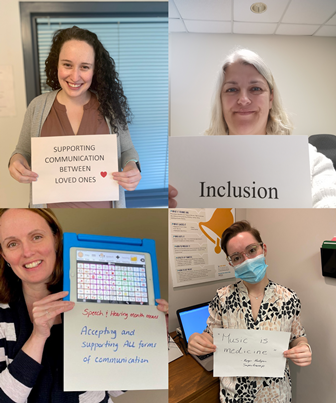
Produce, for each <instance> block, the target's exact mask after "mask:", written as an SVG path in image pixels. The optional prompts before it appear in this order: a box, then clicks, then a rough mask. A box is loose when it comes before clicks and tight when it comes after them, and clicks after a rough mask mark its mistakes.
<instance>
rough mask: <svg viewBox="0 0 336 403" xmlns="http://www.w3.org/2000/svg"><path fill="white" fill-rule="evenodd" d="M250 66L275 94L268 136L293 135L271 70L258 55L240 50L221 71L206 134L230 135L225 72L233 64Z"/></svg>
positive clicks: (225, 61)
mask: <svg viewBox="0 0 336 403" xmlns="http://www.w3.org/2000/svg"><path fill="white" fill-rule="evenodd" d="M236 62H238V63H242V64H248V65H251V66H253V67H255V68H256V69H257V71H258V72H259V73H260V74H261V75H262V76H263V77H264V78H265V80H266V81H267V84H268V86H269V89H270V91H271V93H272V92H273V102H272V108H271V109H270V112H269V115H268V121H267V125H266V134H285V135H289V134H292V130H293V126H292V124H291V122H290V120H289V118H288V115H287V113H286V111H285V109H284V107H283V105H282V101H281V97H280V93H279V91H278V88H277V86H276V84H275V81H274V77H273V75H272V72H271V70H270V69H269V67H268V66H267V65H266V64H265V62H264V61H263V60H262V58H261V57H260V56H259V55H257V54H256V53H254V52H252V51H251V50H248V49H238V50H235V51H234V52H233V53H231V54H230V55H228V56H227V57H226V58H225V60H224V62H223V65H222V67H221V69H220V70H219V73H218V77H217V81H216V86H215V91H214V93H213V97H212V107H211V121H210V126H209V129H208V130H207V131H206V132H205V134H207V135H223V134H229V127H228V125H227V123H226V121H225V119H224V116H223V109H222V101H221V93H222V88H223V84H224V79H225V70H226V69H227V67H228V66H229V65H230V64H232V63H236Z"/></svg>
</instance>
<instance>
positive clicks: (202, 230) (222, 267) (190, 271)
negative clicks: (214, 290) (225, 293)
mask: <svg viewBox="0 0 336 403" xmlns="http://www.w3.org/2000/svg"><path fill="white" fill-rule="evenodd" d="M233 223H234V211H233V209H179V208H176V209H170V210H169V264H170V267H171V273H172V278H173V286H174V287H181V286H185V285H190V284H199V283H204V282H206V281H216V280H223V279H226V278H231V277H234V276H235V275H234V269H233V268H232V267H231V266H230V265H229V263H228V261H227V260H226V255H225V254H224V252H223V251H222V249H221V247H220V240H221V237H222V234H223V232H224V230H225V229H226V228H228V227H229V226H230V225H231V224H233Z"/></svg>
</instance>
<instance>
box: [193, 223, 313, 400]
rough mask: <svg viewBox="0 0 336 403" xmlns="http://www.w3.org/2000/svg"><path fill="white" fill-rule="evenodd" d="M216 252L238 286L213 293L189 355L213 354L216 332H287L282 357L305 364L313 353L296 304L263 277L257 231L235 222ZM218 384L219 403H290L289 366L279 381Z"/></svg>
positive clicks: (248, 379)
mask: <svg viewBox="0 0 336 403" xmlns="http://www.w3.org/2000/svg"><path fill="white" fill-rule="evenodd" d="M221 247H222V249H223V251H224V252H225V254H226V255H227V260H228V261H229V263H230V265H231V266H232V267H233V268H234V269H235V276H236V278H237V279H239V280H240V281H238V282H237V283H236V284H231V285H229V286H226V287H223V288H220V289H219V290H217V295H216V296H215V297H214V299H213V300H212V302H211V303H210V304H209V313H210V316H209V318H208V320H207V328H206V329H205V331H204V332H203V333H202V334H199V333H194V334H193V335H191V336H190V339H189V343H188V349H189V352H190V353H192V354H196V355H204V354H209V353H211V352H214V351H215V350H216V346H215V345H214V344H213V336H212V334H213V329H214V328H216V327H217V328H218V327H222V328H235V329H253V330H266V329H267V330H273V331H282V332H290V333H291V337H290V344H289V350H287V351H285V352H284V356H285V357H286V358H288V359H291V360H292V361H293V362H294V363H295V364H296V365H299V366H302V367H303V366H307V365H309V364H310V363H311V359H312V354H311V348H310V346H309V344H308V340H307V338H306V334H305V330H304V328H303V326H302V324H301V320H300V310H301V304H300V300H299V299H298V297H297V295H296V294H295V292H293V291H291V290H290V289H288V288H286V287H283V286H281V285H279V284H276V283H274V282H272V281H271V280H269V279H268V278H267V274H266V269H267V264H266V261H265V257H266V255H267V248H266V245H265V244H264V243H263V242H262V240H261V237H260V234H259V231H258V230H256V229H255V228H252V227H251V225H250V224H249V223H248V222H247V221H238V222H236V223H234V224H232V225H231V227H229V228H228V229H226V230H225V231H224V233H223V235H222V240H221ZM220 382H221V386H220V400H221V402H225V403H235V402H255V403H259V402H260V403H261V402H270V401H274V402H277V403H287V402H290V401H291V380H290V373H289V365H288V361H287V364H286V368H285V374H284V377H283V378H261V377H226V378H221V379H220Z"/></svg>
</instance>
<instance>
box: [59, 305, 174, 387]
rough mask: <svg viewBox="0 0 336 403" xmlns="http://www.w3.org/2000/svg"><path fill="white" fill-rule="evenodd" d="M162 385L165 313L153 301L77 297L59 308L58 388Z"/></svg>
mask: <svg viewBox="0 0 336 403" xmlns="http://www.w3.org/2000/svg"><path fill="white" fill-rule="evenodd" d="M167 388H168V347H167V329H166V322H165V315H164V314H163V313H162V312H159V311H158V310H157V309H156V307H155V306H137V305H123V304H96V303H77V304H76V305H75V307H74V309H73V310H72V311H70V312H66V313H65V314H64V390H65V391H76V390H84V391H86V390H142V389H167Z"/></svg>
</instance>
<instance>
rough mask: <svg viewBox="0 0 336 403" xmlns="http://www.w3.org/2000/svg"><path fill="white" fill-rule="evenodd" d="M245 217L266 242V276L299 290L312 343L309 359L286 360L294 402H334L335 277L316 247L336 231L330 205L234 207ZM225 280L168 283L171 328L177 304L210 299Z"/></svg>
mask: <svg viewBox="0 0 336 403" xmlns="http://www.w3.org/2000/svg"><path fill="white" fill-rule="evenodd" d="M244 218H246V219H247V220H248V221H250V222H251V224H252V225H253V226H254V227H256V228H257V229H258V230H259V231H260V233H261V236H262V239H263V241H264V242H265V244H266V245H267V251H268V253H267V258H266V261H267V264H268V269H267V274H268V277H269V278H270V279H271V280H273V281H275V282H277V283H279V284H282V285H284V286H286V287H289V288H291V289H293V290H295V292H296V293H297V294H298V296H299V298H300V300H301V303H302V322H303V325H304V327H305V329H306V332H307V337H308V340H309V343H310V344H311V346H312V349H313V362H312V365H310V366H309V367H306V368H299V367H297V366H296V365H291V373H292V381H293V402H294V403H315V402H323V403H334V402H335V394H336V384H335V374H336V349H335V342H334V340H335V333H336V315H335V307H336V279H334V278H328V277H323V276H322V270H321V263H320V247H321V245H322V243H323V241H325V240H330V239H332V238H333V237H334V236H336V227H335V223H336V210H335V209H323V210H322V209H321V210H318V209H315V210H313V209H283V210H276V209H246V210H239V209H236V220H239V219H244ZM229 283H230V281H229V280H228V281H226V282H221V283H219V282H216V283H212V284H207V283H204V284H203V285H202V284H200V285H198V286H193V287H191V286H190V287H181V288H180V289H172V284H171V280H170V291H169V298H170V306H171V310H170V311H171V316H172V318H171V330H173V328H174V326H175V325H176V323H177V321H176V318H174V317H173V316H174V315H173V312H175V310H176V309H177V308H182V307H184V306H188V305H193V304H196V303H199V302H203V301H206V300H210V299H211V298H212V297H213V296H214V295H215V294H214V292H215V290H216V289H217V288H219V287H220V286H222V285H223V286H224V285H226V284H229Z"/></svg>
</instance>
